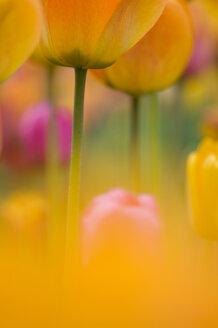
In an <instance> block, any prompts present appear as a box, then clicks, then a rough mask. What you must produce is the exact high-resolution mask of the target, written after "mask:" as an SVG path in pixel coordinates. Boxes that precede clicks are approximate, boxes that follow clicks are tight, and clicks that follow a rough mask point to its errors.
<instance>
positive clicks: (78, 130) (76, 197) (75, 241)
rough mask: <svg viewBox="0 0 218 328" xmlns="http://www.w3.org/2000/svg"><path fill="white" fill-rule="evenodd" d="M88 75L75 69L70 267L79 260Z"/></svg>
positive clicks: (69, 242)
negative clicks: (84, 124)
mask: <svg viewBox="0 0 218 328" xmlns="http://www.w3.org/2000/svg"><path fill="white" fill-rule="evenodd" d="M86 75H87V71H86V70H83V69H75V97H74V99H75V100H74V117H73V136H72V154H71V167H70V185H69V195H68V213H67V232H66V261H67V263H66V264H67V265H70V266H71V265H72V264H74V263H75V260H77V258H78V251H79V230H80V229H79V210H80V176H81V156H82V136H83V111H84V96H85V84H86Z"/></svg>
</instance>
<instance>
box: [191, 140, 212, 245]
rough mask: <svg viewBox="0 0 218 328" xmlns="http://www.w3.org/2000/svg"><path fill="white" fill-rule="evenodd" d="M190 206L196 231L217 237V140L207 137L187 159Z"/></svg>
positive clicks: (210, 236) (205, 236)
mask: <svg viewBox="0 0 218 328" xmlns="http://www.w3.org/2000/svg"><path fill="white" fill-rule="evenodd" d="M188 186H189V196H190V205H191V206H190V207H191V214H192V219H193V225H194V229H195V231H196V232H197V233H198V234H199V235H200V236H202V237H204V238H206V239H212V240H217V239H218V142H217V141H214V140H213V139H210V138H207V139H205V140H204V141H203V143H202V145H201V146H200V148H199V150H198V151H197V152H196V153H193V154H191V155H190V157H189V159H188Z"/></svg>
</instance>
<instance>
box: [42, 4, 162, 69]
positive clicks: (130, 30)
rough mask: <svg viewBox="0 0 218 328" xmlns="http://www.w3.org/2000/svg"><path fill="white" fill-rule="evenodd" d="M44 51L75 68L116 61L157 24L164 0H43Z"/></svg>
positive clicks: (106, 64)
mask: <svg viewBox="0 0 218 328" xmlns="http://www.w3.org/2000/svg"><path fill="white" fill-rule="evenodd" d="M41 2H42V6H43V9H44V16H45V22H44V33H43V38H42V44H41V46H42V51H43V53H44V55H45V57H47V58H48V59H49V60H51V61H52V62H54V63H56V64H59V65H63V66H69V67H75V68H83V69H88V68H104V67H107V66H110V65H111V64H113V63H114V62H115V61H116V60H117V59H118V58H119V57H120V56H121V55H122V54H123V53H124V52H126V51H127V50H128V49H129V48H131V47H132V46H133V45H134V44H135V43H136V42H137V41H139V40H140V39H141V38H142V37H143V35H144V34H145V33H146V32H147V31H148V30H149V29H150V28H151V27H152V26H153V25H154V23H155V22H156V20H157V19H158V17H159V16H160V14H161V12H162V10H163V8H164V5H165V0H104V1H102V0H89V1H87V0H41Z"/></svg>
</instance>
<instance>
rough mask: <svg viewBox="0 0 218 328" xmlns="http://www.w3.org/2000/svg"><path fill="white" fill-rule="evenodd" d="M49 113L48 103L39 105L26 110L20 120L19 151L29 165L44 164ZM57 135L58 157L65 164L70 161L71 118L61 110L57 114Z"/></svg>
mask: <svg viewBox="0 0 218 328" xmlns="http://www.w3.org/2000/svg"><path fill="white" fill-rule="evenodd" d="M51 111H52V109H51V108H50V105H49V104H48V103H46V102H44V103H40V104H37V105H36V106H32V107H30V108H29V109H27V111H26V112H25V113H24V114H23V116H22V117H21V119H20V123H19V127H18V137H19V140H20V144H21V151H22V153H23V154H25V159H26V162H27V163H29V164H33V163H35V164H36V163H44V162H45V159H46V151H47V135H48V125H49V118H50V116H51ZM57 134H58V149H59V157H60V160H61V162H62V163H65V162H68V161H69V159H70V150H71V134H72V118H71V115H70V114H69V113H67V112H66V110H63V109H59V110H58V112H57Z"/></svg>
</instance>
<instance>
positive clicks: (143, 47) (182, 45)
mask: <svg viewBox="0 0 218 328" xmlns="http://www.w3.org/2000/svg"><path fill="white" fill-rule="evenodd" d="M192 45H193V30H192V23H191V16H190V13H189V11H188V7H187V5H186V3H185V1H183V0H168V1H167V4H166V7H165V9H164V11H163V13H162V15H161V17H160V18H159V20H158V22H157V23H156V24H155V26H154V27H153V28H152V29H151V30H150V32H148V33H147V34H146V35H145V36H144V38H143V39H142V40H141V41H139V42H138V43H137V45H136V46H135V47H133V48H132V49H131V50H130V51H128V52H127V53H126V54H124V55H123V56H122V57H120V59H119V60H118V61H117V62H116V63H115V64H114V65H113V66H111V67H109V68H107V69H105V70H97V71H94V72H93V73H94V74H95V75H96V77H97V78H99V80H100V81H101V82H103V83H105V84H107V85H109V86H110V87H112V88H114V89H117V90H120V91H123V92H126V93H128V94H130V95H132V96H135V97H139V96H141V95H143V94H148V93H151V92H156V91H160V90H162V89H165V88H167V87H169V86H170V85H172V84H173V83H174V82H175V81H176V80H177V79H178V78H179V76H180V75H181V74H182V73H183V71H184V69H185V67H186V65H187V62H188V60H189V57H190V55H191V51H192Z"/></svg>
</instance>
